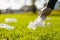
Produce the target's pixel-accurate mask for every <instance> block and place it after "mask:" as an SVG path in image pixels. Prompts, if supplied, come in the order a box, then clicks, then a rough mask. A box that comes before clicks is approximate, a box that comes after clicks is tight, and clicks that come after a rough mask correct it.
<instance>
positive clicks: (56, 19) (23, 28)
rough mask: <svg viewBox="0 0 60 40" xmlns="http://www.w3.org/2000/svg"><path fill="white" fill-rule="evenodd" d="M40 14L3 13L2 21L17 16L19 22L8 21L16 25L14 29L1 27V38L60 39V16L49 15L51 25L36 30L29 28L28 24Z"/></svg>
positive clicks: (12, 39)
mask: <svg viewBox="0 0 60 40" xmlns="http://www.w3.org/2000/svg"><path fill="white" fill-rule="evenodd" d="M37 16H38V15H36V14H30V13H28V14H1V15H0V23H6V22H5V21H4V20H5V18H16V19H17V20H18V22H17V23H8V24H9V25H12V26H14V27H15V29H14V30H6V29H3V28H2V29H1V28H0V40H3V39H6V40H60V16H59V15H58V16H56V15H55V16H54V15H51V16H48V17H49V18H51V19H50V20H49V22H50V23H51V25H50V26H47V25H46V26H45V27H44V28H42V27H37V28H36V30H32V29H28V28H27V25H28V23H29V22H30V21H34V19H35V18H36V17H37Z"/></svg>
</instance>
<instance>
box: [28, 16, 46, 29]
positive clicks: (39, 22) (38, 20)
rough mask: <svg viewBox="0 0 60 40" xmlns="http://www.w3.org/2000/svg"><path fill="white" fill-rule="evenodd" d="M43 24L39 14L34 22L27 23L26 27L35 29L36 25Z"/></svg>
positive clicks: (41, 25)
mask: <svg viewBox="0 0 60 40" xmlns="http://www.w3.org/2000/svg"><path fill="white" fill-rule="evenodd" d="M44 25H45V23H44V22H43V20H41V18H40V16H38V18H37V19H36V20H35V21H34V22H30V23H29V25H28V28H31V29H36V27H38V26H40V27H44Z"/></svg>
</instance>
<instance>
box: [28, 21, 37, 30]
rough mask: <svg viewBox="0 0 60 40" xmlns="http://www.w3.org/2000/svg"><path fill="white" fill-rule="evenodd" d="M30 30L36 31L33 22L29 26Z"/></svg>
mask: <svg viewBox="0 0 60 40" xmlns="http://www.w3.org/2000/svg"><path fill="white" fill-rule="evenodd" d="M28 28H29V29H33V30H34V29H36V26H35V25H34V24H33V22H30V23H29V24H28Z"/></svg>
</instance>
